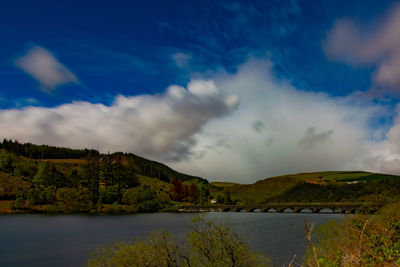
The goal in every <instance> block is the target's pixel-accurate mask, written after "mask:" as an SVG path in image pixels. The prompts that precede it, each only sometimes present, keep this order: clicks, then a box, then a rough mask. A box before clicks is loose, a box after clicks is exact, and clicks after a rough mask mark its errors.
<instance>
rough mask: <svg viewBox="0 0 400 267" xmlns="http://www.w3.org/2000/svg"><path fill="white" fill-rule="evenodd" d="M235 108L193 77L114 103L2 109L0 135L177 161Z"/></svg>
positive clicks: (75, 103) (206, 84)
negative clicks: (163, 90) (185, 82)
mask: <svg viewBox="0 0 400 267" xmlns="http://www.w3.org/2000/svg"><path fill="white" fill-rule="evenodd" d="M234 108H235V106H232V105H227V104H226V103H225V99H224V97H222V96H219V93H218V88H217V87H216V85H215V84H214V83H213V82H212V81H199V80H193V81H191V82H190V83H189V84H188V90H186V89H185V88H183V87H179V86H171V87H169V88H168V90H167V91H166V93H164V94H162V95H154V96H152V95H142V96H135V97H125V96H118V97H117V98H116V99H115V101H114V103H113V104H112V105H111V106H105V105H103V104H92V103H89V102H74V103H71V104H64V105H61V106H58V107H55V108H43V107H28V108H24V109H22V110H18V109H12V110H4V111H0V125H1V126H2V127H1V128H0V136H2V137H5V138H13V139H17V140H21V141H24V142H26V141H29V142H33V143H38V144H54V145H61V146H68V147H80V148H83V147H92V148H96V149H100V150H102V151H108V150H109V151H125V152H134V153H137V154H139V155H143V156H147V157H152V158H157V159H168V160H179V159H181V158H184V157H186V156H188V155H189V154H190V153H191V146H193V145H194V140H193V139H192V138H191V136H192V135H193V134H194V133H197V132H199V131H200V130H201V128H202V126H203V125H204V124H206V123H207V122H208V121H210V120H212V119H215V118H218V117H221V116H224V115H226V114H228V113H230V112H231V111H232V110H233V109H234Z"/></svg>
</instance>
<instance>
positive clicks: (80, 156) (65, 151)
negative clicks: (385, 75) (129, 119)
mask: <svg viewBox="0 0 400 267" xmlns="http://www.w3.org/2000/svg"><path fill="white" fill-rule="evenodd" d="M0 149H4V150H6V151H8V152H10V153H13V154H14V155H16V156H22V157H24V158H29V159H38V160H46V161H49V162H52V163H55V164H62V163H72V162H74V163H78V164H79V163H81V164H86V163H87V160H88V159H93V158H95V159H96V158H97V159H99V160H102V161H112V162H114V163H116V162H117V161H118V162H120V163H121V164H122V165H124V166H126V167H128V168H130V169H132V170H133V171H135V173H137V174H140V175H144V176H148V177H154V178H158V179H161V180H163V181H167V182H171V181H173V180H182V181H194V182H198V183H203V184H207V183H208V181H207V180H206V179H203V178H200V177H195V176H191V175H187V174H184V173H180V172H177V171H175V170H173V169H171V168H170V167H168V166H166V165H164V164H162V163H159V162H156V161H152V160H148V159H145V158H143V157H140V156H137V155H135V154H132V153H122V152H117V153H113V154H101V153H100V152H99V151H97V150H94V149H71V148H65V147H56V146H49V145H35V144H31V143H19V142H18V141H12V140H7V139H4V140H3V141H2V142H1V143H0Z"/></svg>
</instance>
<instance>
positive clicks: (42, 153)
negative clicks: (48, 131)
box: [0, 139, 100, 159]
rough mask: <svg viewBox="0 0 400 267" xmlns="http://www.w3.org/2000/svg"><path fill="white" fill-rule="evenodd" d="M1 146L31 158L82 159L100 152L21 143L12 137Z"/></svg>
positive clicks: (18, 154) (0, 144) (4, 140)
mask: <svg viewBox="0 0 400 267" xmlns="http://www.w3.org/2000/svg"><path fill="white" fill-rule="evenodd" d="M1 148H2V149H5V150H7V151H10V152H12V153H14V154H15V155H17V156H24V157H27V158H31V159H81V158H86V157H88V156H98V155H99V154H100V153H99V152H98V151H97V150H94V149H71V148H65V147H55V146H48V145H34V144H31V143H19V142H18V141H16V140H15V141H13V140H11V139H3V141H2V142H1V143H0V149H1Z"/></svg>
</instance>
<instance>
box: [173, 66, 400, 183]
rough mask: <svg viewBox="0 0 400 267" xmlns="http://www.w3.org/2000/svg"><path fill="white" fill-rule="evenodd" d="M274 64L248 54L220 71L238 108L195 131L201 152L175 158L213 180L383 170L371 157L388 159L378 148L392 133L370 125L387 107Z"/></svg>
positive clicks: (221, 85) (221, 83) (196, 148)
mask: <svg viewBox="0 0 400 267" xmlns="http://www.w3.org/2000/svg"><path fill="white" fill-rule="evenodd" d="M271 68H272V64H271V62H269V61H264V60H249V61H248V62H247V63H245V64H244V65H242V66H241V67H239V70H238V72H237V73H236V74H233V75H222V76H220V77H217V80H216V83H217V85H218V88H220V89H221V91H222V92H225V93H228V92H229V93H231V94H237V95H238V96H239V98H240V105H239V107H238V109H237V110H236V111H235V112H234V113H232V114H231V115H230V116H227V117H225V118H223V119H219V120H215V121H212V122H210V123H209V124H207V125H206V126H205V127H204V129H203V131H202V133H201V134H198V135H196V137H195V140H196V145H195V146H194V148H193V151H195V153H196V154H200V155H202V157H201V158H191V159H190V160H187V161H181V162H177V163H174V164H173V165H172V166H174V167H176V168H178V169H180V170H183V171H186V172H191V173H196V174H199V175H203V176H205V177H207V178H210V179H211V180H224V179H225V180H226V179H228V180H231V181H237V182H253V181H255V180H257V179H261V178H266V177H269V176H274V175H282V174H285V173H296V172H306V171H323V170H359V169H361V170H375V171H379V170H381V169H382V168H381V167H380V166H379V165H372V164H371V163H370V162H371V161H374V158H375V157H377V156H379V157H380V158H379V160H380V162H381V163H382V164H387V162H386V161H387V159H388V157H387V156H386V154H385V153H387V150H386V148H385V149H384V151H379V149H381V147H382V144H383V143H385V142H386V141H382V142H381V141H379V142H376V141H372V138H371V137H372V136H374V135H375V130H372V129H370V128H369V127H368V125H369V124H370V121H371V120H374V119H375V118H376V117H379V116H382V115H384V114H385V113H386V112H387V110H386V107H384V106H380V105H377V104H370V103H362V104H361V103H358V104H356V102H355V101H353V99H351V98H350V97H345V98H334V97H330V96H329V95H327V94H324V93H313V92H306V91H301V90H298V89H296V88H294V87H293V86H292V85H290V83H288V82H285V81H279V80H277V79H276V78H275V77H274V75H273V72H272V69H271ZM399 141H400V140H399ZM378 148H379V149H378ZM376 159H377V158H375V160H376ZM374 162H375V161H374ZM391 172H397V173H400V168H397V169H396V168H394V169H392V170H391Z"/></svg>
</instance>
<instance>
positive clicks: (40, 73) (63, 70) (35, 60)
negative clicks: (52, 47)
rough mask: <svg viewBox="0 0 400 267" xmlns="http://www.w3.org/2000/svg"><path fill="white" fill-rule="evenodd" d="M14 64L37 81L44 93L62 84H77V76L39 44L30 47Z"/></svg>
mask: <svg viewBox="0 0 400 267" xmlns="http://www.w3.org/2000/svg"><path fill="white" fill-rule="evenodd" d="M15 65H16V66H17V67H19V68H20V69H21V70H23V71H25V72H26V73H27V74H29V75H30V76H32V78H34V79H35V80H36V81H38V82H39V83H40V88H41V89H42V90H43V91H44V92H46V93H49V92H51V91H52V90H53V89H55V88H56V87H58V86H60V85H63V84H67V83H76V84H79V81H78V78H77V77H76V76H75V75H74V74H73V73H72V72H71V71H70V70H68V68H67V67H65V66H64V65H63V64H62V63H60V62H59V61H58V60H57V59H56V58H55V57H54V55H53V54H51V53H50V52H49V51H47V50H46V49H44V48H42V47H40V46H34V47H32V48H31V49H30V50H29V51H28V52H27V53H26V54H25V55H23V56H22V57H19V58H18V59H17V60H16V61H15Z"/></svg>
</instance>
